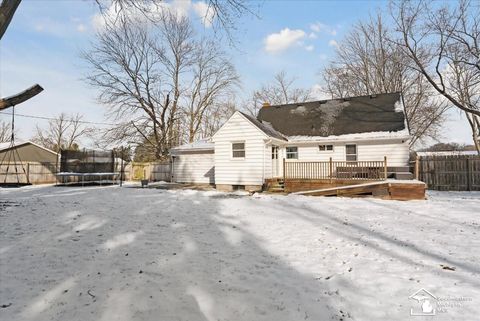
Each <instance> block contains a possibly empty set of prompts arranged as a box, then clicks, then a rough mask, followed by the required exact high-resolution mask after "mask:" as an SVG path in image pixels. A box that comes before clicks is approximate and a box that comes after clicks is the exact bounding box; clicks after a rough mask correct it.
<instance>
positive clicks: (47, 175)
mask: <svg viewBox="0 0 480 321" xmlns="http://www.w3.org/2000/svg"><path fill="white" fill-rule="evenodd" d="M7 167H8V172H7ZM15 167H16V171H15ZM23 170H25V172H24V171H23ZM17 173H18V176H17ZM56 173H57V164H56V163H48V162H45V163H39V162H16V163H5V164H2V165H0V184H1V183H21V184H26V183H30V184H49V183H55V182H56V177H55V174H56Z"/></svg>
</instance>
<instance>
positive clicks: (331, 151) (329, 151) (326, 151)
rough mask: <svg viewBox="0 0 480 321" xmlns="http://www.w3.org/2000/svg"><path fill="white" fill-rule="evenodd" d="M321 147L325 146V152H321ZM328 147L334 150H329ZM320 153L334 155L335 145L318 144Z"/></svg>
mask: <svg viewBox="0 0 480 321" xmlns="http://www.w3.org/2000/svg"><path fill="white" fill-rule="evenodd" d="M320 146H325V150H320ZM327 146H332V150H328V149H327ZM317 147H318V152H319V153H333V152H335V145H333V144H318V146H317Z"/></svg>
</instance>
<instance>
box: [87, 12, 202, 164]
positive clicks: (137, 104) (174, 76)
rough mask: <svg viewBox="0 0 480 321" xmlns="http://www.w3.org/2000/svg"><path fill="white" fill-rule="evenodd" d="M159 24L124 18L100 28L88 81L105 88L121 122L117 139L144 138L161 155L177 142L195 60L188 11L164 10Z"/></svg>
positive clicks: (105, 98)
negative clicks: (186, 78)
mask: <svg viewBox="0 0 480 321" xmlns="http://www.w3.org/2000/svg"><path fill="white" fill-rule="evenodd" d="M164 15H165V17H164V19H162V21H161V24H160V25H159V26H158V28H154V31H155V33H153V31H152V30H153V28H151V26H149V25H146V24H144V23H141V22H138V21H132V20H129V19H120V20H119V21H117V23H116V24H115V25H109V26H107V29H106V30H105V31H103V32H101V33H99V34H98V41H97V42H96V43H95V44H94V45H93V50H92V51H90V52H86V53H84V54H83V56H84V58H85V59H86V61H87V62H88V63H89V65H90V69H91V70H90V73H89V76H88V77H87V81H88V82H89V83H90V84H91V85H92V86H94V87H96V88H98V89H99V90H100V95H99V97H98V100H99V101H100V102H101V103H102V104H105V105H106V106H107V107H108V117H109V118H110V119H112V120H114V121H115V122H116V123H118V126H116V127H115V128H112V129H110V130H109V131H108V135H107V138H109V139H110V140H111V141H126V142H127V143H131V144H143V143H146V144H147V146H148V147H149V148H150V149H152V150H153V152H154V155H155V157H156V158H162V157H165V156H166V155H167V154H168V150H169V149H170V147H172V146H174V145H175V144H176V143H177V133H176V129H177V128H176V126H175V125H176V121H177V117H178V116H179V115H178V107H179V99H180V94H181V84H180V77H181V75H182V74H184V73H185V72H186V71H187V70H188V68H189V67H190V66H191V64H192V63H193V61H192V58H193V50H194V39H193V30H192V27H191V25H190V23H189V21H188V19H187V18H185V17H178V16H176V15H174V14H171V13H164Z"/></svg>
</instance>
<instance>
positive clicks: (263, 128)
mask: <svg viewBox="0 0 480 321" xmlns="http://www.w3.org/2000/svg"><path fill="white" fill-rule="evenodd" d="M240 113H241V114H242V115H243V116H245V117H246V118H247V119H248V120H249V121H251V122H252V123H253V124H254V125H255V126H257V127H258V129H260V130H261V131H262V132H264V133H265V134H267V135H268V136H270V137H273V138H277V139H281V140H287V139H286V137H285V136H283V135H282V134H281V133H279V132H277V131H276V130H275V129H273V127H272V126H271V125H270V124H268V123H267V124H266V123H265V122H262V121H259V120H258V119H256V118H255V117H252V116H250V115H247V114H245V113H242V112H240Z"/></svg>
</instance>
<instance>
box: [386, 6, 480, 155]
mask: <svg viewBox="0 0 480 321" xmlns="http://www.w3.org/2000/svg"><path fill="white" fill-rule="evenodd" d="M391 7H392V16H393V19H394V21H395V27H396V30H397V31H398V32H399V39H398V40H397V41H396V43H397V44H398V45H399V46H400V48H401V49H402V50H403V52H404V53H405V55H407V56H408V57H409V58H410V60H411V61H412V65H413V66H414V68H415V69H416V70H418V72H420V73H421V74H422V75H423V76H424V77H425V79H426V80H427V81H428V82H429V83H430V84H431V85H432V86H433V87H434V88H435V90H436V91H437V92H438V93H439V94H441V95H442V96H443V97H445V98H446V99H447V100H448V101H449V103H450V104H451V105H452V106H454V107H456V108H458V109H459V110H461V111H463V112H464V113H465V114H466V116H467V119H468V121H469V124H470V126H471V130H472V138H473V141H474V143H475V146H476V148H477V151H478V152H479V154H480V126H479V123H480V104H479V95H480V90H479V85H480V6H479V5H478V3H477V2H474V1H463V0H462V1H459V2H458V3H455V4H453V3H450V4H448V5H444V6H441V7H436V6H434V5H433V4H431V3H430V2H427V1H419V2H407V1H401V2H392V4H391Z"/></svg>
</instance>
